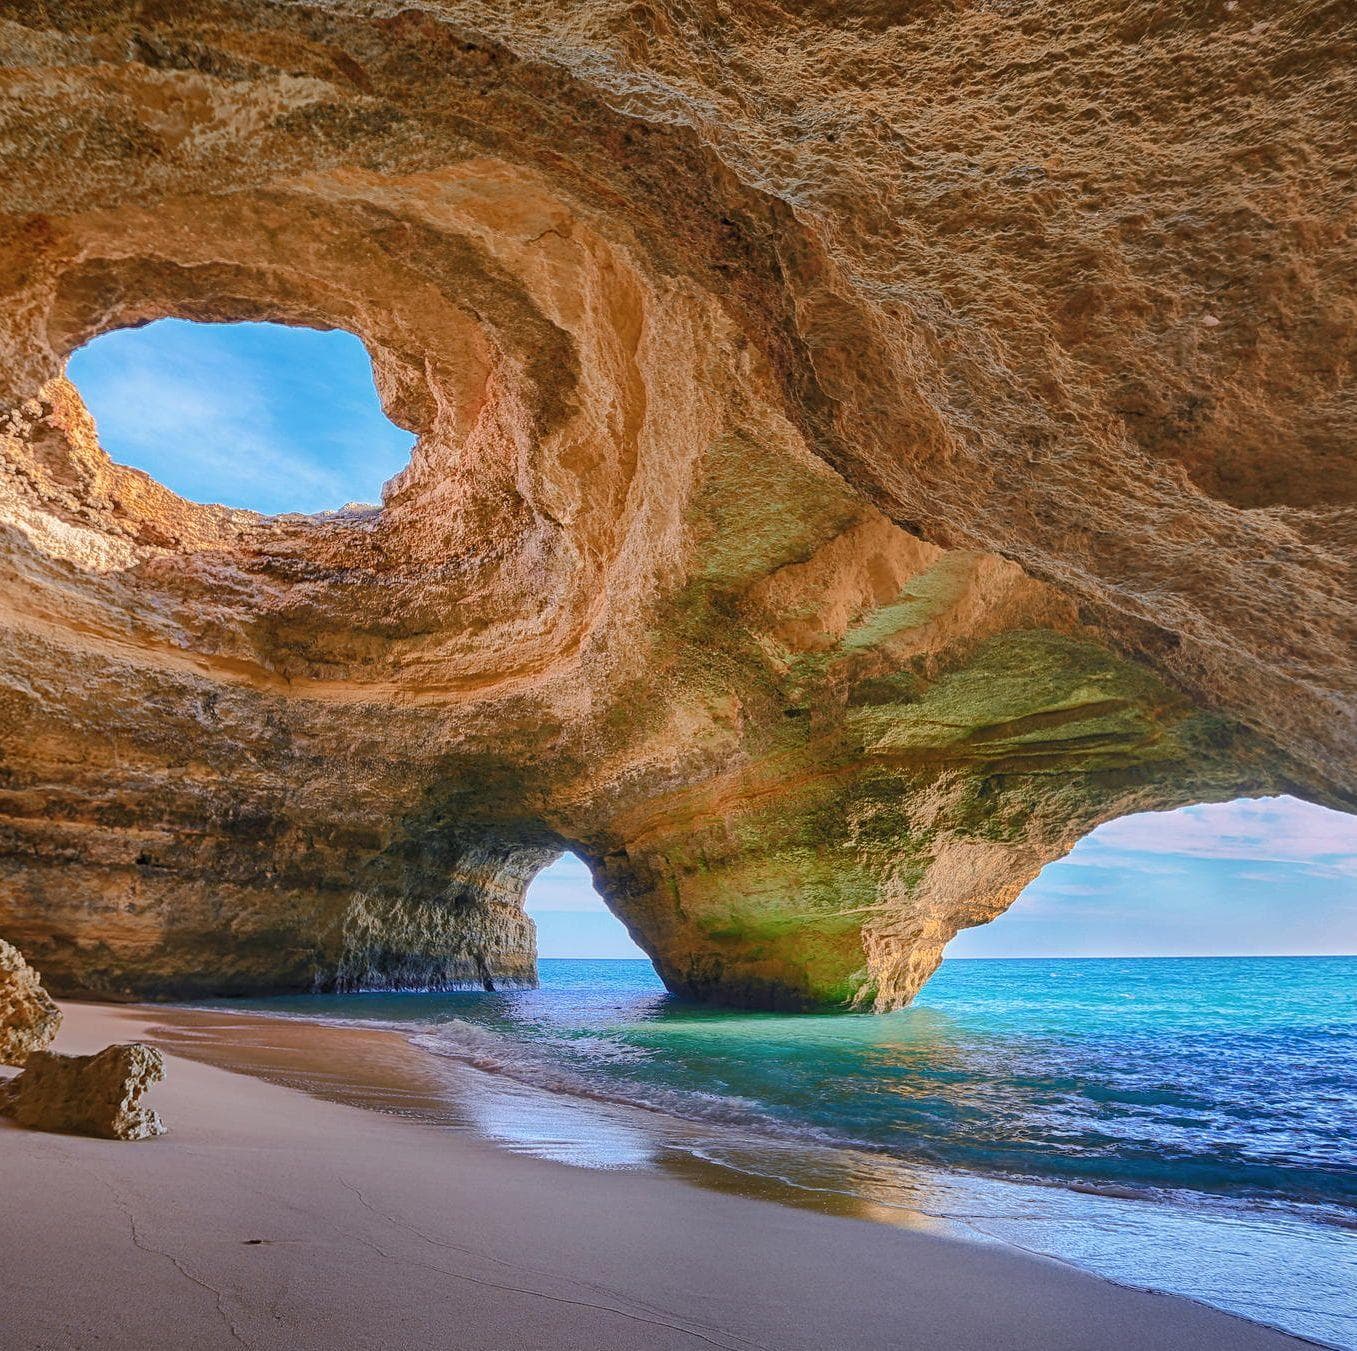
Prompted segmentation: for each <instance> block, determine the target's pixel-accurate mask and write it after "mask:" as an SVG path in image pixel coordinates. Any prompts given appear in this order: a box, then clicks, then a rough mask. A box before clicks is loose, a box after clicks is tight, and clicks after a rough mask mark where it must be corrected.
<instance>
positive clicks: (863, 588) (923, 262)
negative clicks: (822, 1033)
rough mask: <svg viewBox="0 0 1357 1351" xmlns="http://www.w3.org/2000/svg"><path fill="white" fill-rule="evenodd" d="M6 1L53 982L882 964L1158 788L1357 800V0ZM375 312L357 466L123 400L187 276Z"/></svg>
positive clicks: (350, 319)
mask: <svg viewBox="0 0 1357 1351" xmlns="http://www.w3.org/2000/svg"><path fill="white" fill-rule="evenodd" d="M17 15H18V17H15V16H16V10H14V9H13V8H11V9H10V10H9V11H8V15H7V17H6V19H5V20H3V21H0V48H3V51H4V58H5V64H4V74H3V95H4V98H5V100H6V104H5V117H6V123H7V133H6V137H5V138H4V140H3V142H0V157H2V162H0V169H2V171H3V180H4V182H5V183H6V188H7V190H6V195H5V199H4V202H3V209H4V212H5V215H4V217H3V220H0V296H2V297H3V298H2V299H0V402H3V408H2V409H0V416H2V417H3V441H0V467H2V468H3V474H0V521H2V522H3V532H2V533H0V623H3V625H4V630H5V631H4V640H3V647H2V648H0V737H2V738H3V740H2V742H0V754H2V755H3V759H2V760H0V851H2V853H0V933H3V934H4V935H5V936H6V937H8V938H10V939H12V940H13V941H15V942H16V943H17V944H19V946H20V947H21V948H23V950H24V951H25V952H26V953H27V954H28V955H29V956H30V958H31V959H32V960H33V961H34V962H35V963H36V964H37V965H38V966H39V967H40V968H41V969H42V971H43V972H44V975H45V976H46V978H47V979H48V981H49V982H50V983H51V985H52V986H53V988H55V989H57V990H58V991H64V992H72V991H91V992H99V993H105V994H107V993H117V994H133V995H147V994H178V993H184V992H204V991H220V992H243V991H250V990H265V989H311V988H321V989H327V988H359V987H410V986H430V987H440V986H447V985H457V984H466V983H476V984H513V983H524V982H529V981H531V980H532V979H533V935H532V929H531V923H530V921H529V920H527V919H526V917H525V916H524V915H523V914H522V905H521V903H522V897H523V892H524V889H525V887H526V884H527V882H528V880H529V879H530V878H531V876H532V875H533V873H534V872H535V871H536V869H537V868H539V867H540V866H541V865H542V864H543V863H544V862H545V861H547V860H548V859H550V858H551V857H553V856H554V855H555V854H556V853H557V852H559V851H560V850H561V849H562V848H564V847H567V846H569V847H571V848H573V849H575V850H576V851H577V852H578V853H579V854H580V855H581V856H582V857H584V858H586V859H587V860H589V862H590V863H591V865H592V867H593V869H594V873H595V877H596V879H597V881H598V884H599V886H600V888H601V890H602V891H603V894H604V895H605V897H606V898H607V899H608V900H609V902H610V903H611V904H612V906H613V907H614V909H615V910H616V911H617V913H618V914H619V915H620V916H621V917H622V919H623V920H624V921H625V922H626V924H627V926H628V927H629V929H630V930H631V931H632V933H633V934H634V936H635V937H636V938H637V940H638V942H640V943H641V944H642V945H643V946H644V947H645V948H646V949H647V951H649V952H650V953H651V954H652V955H653V956H654V958H655V960H656V963H657V965H658V967H659V969H660V971H661V973H662V974H663V976H664V978H665V979H666V981H667V982H668V983H669V984H670V986H671V987H672V988H673V989H675V990H678V991H682V992H685V993H688V994H692V995H696V996H699V997H702V998H707V999H712V1000H725V1001H729V1002H737V1003H743V1004H750V1005H755V1006H773V1007H801V1006H816V1005H847V1006H854V1007H864V1008H865V1007H875V1008H891V1007H895V1006H897V1005H899V1004H900V1003H902V1002H905V1001H906V1000H908V999H909V998H910V997H911V996H912V994H913V993H914V992H915V991H916V990H917V989H918V987H919V985H920V984H921V983H922V982H923V981H924V980H925V979H926V978H927V976H928V974H929V973H930V972H931V970H932V969H933V967H934V966H935V964H936V962H937V960H938V956H939V953H940V951H941V948H942V945H943V944H944V943H945V942H946V941H947V939H948V938H950V937H951V936H952V935H953V934H954V933H955V932H956V931H957V930H958V928H960V927H962V926H965V925H971V924H978V923H982V922H984V921H986V920H988V919H991V918H993V917H994V916H995V915H997V914H999V913H1000V912H1001V911H1002V910H1003V909H1004V908H1005V906H1007V905H1008V904H1009V903H1010V902H1011V901H1012V900H1013V899H1014V897H1015V896H1016V895H1017V894H1018V892H1019V891H1020V890H1021V888H1022V887H1023V885H1024V884H1025V883H1026V882H1027V881H1029V880H1030V879H1031V878H1032V877H1033V876H1034V875H1035V873H1036V872H1037V870H1038V869H1039V868H1040V867H1041V866H1042V865H1043V864H1044V863H1045V862H1047V861H1049V860H1051V859H1054V858H1056V857H1058V856H1060V855H1061V854H1062V853H1063V852H1065V851H1066V850H1067V849H1068V848H1069V847H1070V846H1071V845H1072V844H1073V843H1074V841H1075V840H1077V839H1078V838H1079V837H1080V836H1081V835H1082V834H1084V833H1086V832H1087V831H1088V830H1090V829H1091V828H1092V827H1093V826H1094V825H1096V824H1097V823H1098V822H1100V821H1102V820H1105V819H1108V818H1109V817H1112V816H1116V815H1118V814H1120V813H1123V812H1126V811H1131V810H1145V809H1149V808H1156V807H1168V806H1173V805H1177V804H1180V803H1183V802H1188V801H1200V800H1204V799H1212V798H1224V797H1229V796H1235V795H1238V794H1241V793H1258V792H1266V791H1281V790H1286V791H1291V792H1296V793H1300V794H1301V795H1304V796H1307V797H1310V798H1312V799H1314V800H1318V801H1322V802H1327V803H1330V804H1332V805H1336V806H1346V807H1352V806H1354V804H1357V790H1354V786H1353V783H1352V780H1351V764H1352V757H1353V749H1354V741H1357V737H1354V721H1355V719H1357V714H1355V713H1354V699H1353V687H1352V679H1353V677H1352V661H1351V655H1352V651H1353V650H1354V647H1353V643H1354V597H1357V584H1354V582H1355V581H1357V579H1354V577H1353V575H1352V559H1353V542H1354V538H1355V537H1357V531H1354V528H1353V521H1354V511H1353V496H1354V492H1353V490H1354V472H1353V465H1354V461H1353V459H1352V457H1351V450H1350V437H1351V431H1352V423H1351V412H1350V406H1349V405H1348V404H1346V403H1345V402H1344V400H1343V396H1342V392H1341V380H1342V378H1343V373H1344V370H1345V369H1346V367H1345V364H1344V363H1345V358H1344V354H1343V342H1344V338H1345V335H1347V334H1348V333H1350V331H1351V325H1352V320H1353V317H1354V316H1353V304H1352V298H1351V293H1350V291H1348V290H1345V289H1344V288H1343V287H1342V286H1340V285H1338V284H1337V282H1336V281H1335V279H1336V278H1339V277H1341V276H1342V275H1344V274H1343V272H1342V270H1341V266H1340V264H1341V261H1342V250H1343V249H1344V247H1345V235H1344V232H1343V226H1342V217H1341V212H1342V210H1343V204H1344V202H1345V200H1346V194H1347V188H1348V184H1349V183H1350V176H1351V173H1352V169H1353V164H1352V157H1353V145H1354V144H1357V141H1354V138H1352V137H1351V136H1350V135H1349V134H1348V133H1349V131H1350V128H1349V127H1347V126H1346V125H1344V124H1343V122H1342V119H1341V116H1340V111H1339V110H1341V108H1342V107H1343V106H1344V104H1343V91H1344V90H1350V87H1351V83H1352V70H1351V67H1350V65H1349V64H1348V63H1347V61H1346V59H1345V55H1344V51H1345V49H1344V47H1343V43H1342V42H1341V41H1339V38H1340V36H1341V29H1342V27H1343V25H1344V23H1345V22H1346V19H1345V15H1344V13H1343V11H1342V7H1341V6H1326V5H1321V4H1296V5H1290V6H1286V7H1285V8H1284V9H1278V11H1277V12H1276V13H1275V14H1274V15H1263V16H1262V17H1260V15H1259V12H1258V11H1257V9H1256V7H1250V6H1240V7H1238V8H1237V9H1232V8H1231V7H1229V6H1227V5H1224V4H1221V5H1210V6H1205V7H1202V6H1197V7H1192V9H1191V12H1190V13H1188V12H1186V11H1183V12H1179V11H1178V10H1174V11H1172V12H1168V11H1166V10H1165V9H1164V7H1163V6H1160V5H1157V4H1150V3H1148V0H1146V2H1144V3H1137V0H1131V2H1130V3H1126V0H1118V3H1116V4H1113V3H1110V0H1109V2H1108V3H1100V2H1099V0H1094V2H1093V3H1088V4H1083V5H1079V6H1075V7H1074V8H1073V9H1072V8H1071V7H1070V6H1069V5H1067V4H1063V5H1055V4H1050V5H1042V4H1032V5H1024V6H1022V7H1020V8H1019V7H1007V6H1004V5H974V6H961V5H958V6H946V7H944V6H936V5H916V6H901V5H898V4H892V5H889V6H887V5H882V6H878V7H876V8H873V7H872V6H870V5H868V6H861V5H852V6H849V5H836V4H823V5H817V4H802V5H796V6H787V7H785V8H778V7H776V6H774V5H754V4H738V5H725V4H709V5H704V4H701V3H699V4H696V5H691V4H690V5H685V6H672V7H671V6H666V5H664V4H654V5H652V4H642V5H630V6H607V5H598V4H580V5H569V6H562V5H557V4H552V3H534V4H532V5H527V4H516V3H510V4H505V3H496V4H494V5H479V4H474V3H468V4H455V3H433V4H427V5H423V6H421V7H420V8H419V9H418V10H403V11H401V10H396V9H393V8H388V7H384V6H373V5H368V4H365V3H359V0H340V2H339V3H334V4H330V5H327V6H325V7H324V8H315V9H309V8H307V7H305V6H304V5H288V6H266V5H260V4H253V3H250V0H241V3H236V4H226V3H180V4H176V5H174V6H169V5H151V6H147V5H145V4H136V5H133V4H130V3H129V4H125V5H120V4H118V3H116V0H115V2H114V3H105V4H100V5H98V6H88V5H60V4H49V5H46V6H41V7H32V8H31V9H29V8H26V7H19V9H18V11H17ZM167 315H169V316H179V317H182V318H189V319H199V320H239V319H254V320H275V321H281V322H289V323H298V324H310V325H316V326H327V325H329V326H340V327H344V328H347V329H350V330H352V331H353V332H355V333H357V334H358V335H359V336H360V337H362V338H363V340H364V341H365V342H366V343H367V345H368V347H369V350H370V351H371V352H372V354H373V358H374V362H375V365H376V370H377V376H378V386H379V392H380V394H381V397H382V400H383V403H384V405H385V407H386V410H387V412H388V414H389V415H390V417H391V418H392V419H393V420H395V421H396V422H398V423H400V424H401V425H403V426H405V427H408V428H409V429H411V430H412V431H414V432H416V433H417V434H418V436H419V441H418V444H417V446H416V448H415V451H414V455H413V459H412V462H411V464H410V467H409V468H408V469H407V470H406V471H404V472H403V473H402V474H401V475H399V476H398V477H397V478H396V479H394V480H392V482H391V483H390V484H388V485H387V489H386V492H385V495H384V501H383V503H382V505H381V507H380V509H375V508H374V509H372V510H355V511H351V512H346V513H340V514H335V515H329V516H318V517H298V516H291V517H278V518H264V517H260V516H256V515H253V514H251V513H249V512H243V511H234V510H227V509H224V508H217V507H211V506H199V505H195V504H192V503H189V502H185V501H183V500H181V499H179V498H177V497H175V496H174V495H173V494H171V493H170V492H168V491H166V490H165V489H163V488H162V487H160V486H159V485H157V484H155V483H153V482H151V481H150V480H148V479H147V478H146V477H145V476H144V475H142V474H140V473H137V472H135V471H132V470H128V469H124V468H120V467H118V466H116V465H114V464H112V463H111V462H110V461H109V458H108V456H107V455H106V454H105V453H104V451H103V450H102V449H101V448H100V446H99V445H98V442H97V437H96V433H95V430H94V428H93V426H92V424H91V422H90V420H89V418H88V415H87V413H86V412H85V410H84V408H83V407H82V405H81V402H80V399H79V397H78V395H77V393H76V392H75V390H74V389H73V387H72V386H71V385H70V384H68V383H67V382H66V381H65V380H64V378H63V374H62V372H63V369H64V362H65V359H66V357H67V356H68V355H69V353H70V352H71V351H72V350H73V349H74V348H75V347H76V346H78V345H79V344H80V343H82V342H84V341H86V340H88V339H89V338H91V337H92V336H94V335H96V334H99V333H101V332H105V331H107V330H109V329H113V328H117V327H119V326H125V325H129V324H136V323H141V322H145V321H147V320H150V319H153V318H157V317H161V316H167Z"/></svg>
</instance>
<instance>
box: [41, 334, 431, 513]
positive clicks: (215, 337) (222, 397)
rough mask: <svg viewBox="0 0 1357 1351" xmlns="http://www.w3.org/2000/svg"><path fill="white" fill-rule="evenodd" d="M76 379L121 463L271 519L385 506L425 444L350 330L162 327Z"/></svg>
mask: <svg viewBox="0 0 1357 1351" xmlns="http://www.w3.org/2000/svg"><path fill="white" fill-rule="evenodd" d="M66 373H67V377H68V378H69V379H70V380H71V381H72V382H73V383H74V384H75V386H76V388H77V389H79V391H80V394H81V397H82V398H83V399H84V401H85V405H86V407H88V408H89V410H90V412H91V414H92V415H93V417H94V421H95V425H96V427H97V428H98V433H99V441H100V444H101V445H102V446H103V447H104V449H105V450H106V451H108V453H109V455H110V456H111V457H112V458H113V460H114V461H116V462H117V463H118V464H124V465H130V466H131V467H133V468H135V469H142V470H144V471H145V472H146V473H148V474H150V475H151V476H152V477H153V478H154V479H156V480H157V481H158V482H160V483H162V484H164V485H165V487H167V488H169V489H171V490H172V491H173V492H176V493H178V494H179V495H180V496H181V497H186V498H188V499H190V500H191V501H194V502H207V503H218V504H220V505H223V506H228V507H244V508H247V509H248V510H251V511H258V512H263V513H264V514H266V515H277V514H280V513H283V512H308V513H309V512H319V511H333V510H338V509H339V508H341V507H344V506H346V505H350V504H353V503H372V504H376V503H380V501H381V491H382V485H383V484H384V483H385V482H386V481H387V479H389V478H391V477H392V476H393V475H394V474H397V473H399V472H400V470H402V469H403V468H405V466H406V465H407V464H408V463H409V460H410V449H411V447H412V446H413V445H414V441H415V438H414V437H413V436H412V435H411V434H410V433H409V432H407V431H404V430H403V429H402V428H400V427H397V426H396V425H395V424H394V423H393V422H391V421H390V420H389V419H388V418H387V416H386V414H385V413H384V412H383V411H382V406H381V404H380V402H379V401H378V399H377V389H376V386H375V384H374V383H373V374H372V361H371V359H370V358H369V356H368V354H367V350H366V349H365V348H364V346H363V344H362V343H361V342H360V341H359V340H358V339H357V338H356V337H354V335H353V334H352V333H345V332H343V331H340V330H329V331H324V332H322V331H319V330H316V329H309V328H293V327H290V326H287V325H284V324H258V323H240V324H199V323H190V322H188V321H186V320H182V319H159V320H157V321H156V322H154V323H150V324H147V325H145V326H144V327H142V328H127V329H118V330H116V331H114V332H111V333H105V334H103V335H102V336H100V337H98V338H95V339H93V340H92V341H91V342H89V343H87V344H86V345H85V346H84V347H82V348H80V349H79V350H78V351H76V352H75V353H73V354H72V356H71V358H70V361H69V363H68V366H67V372H66Z"/></svg>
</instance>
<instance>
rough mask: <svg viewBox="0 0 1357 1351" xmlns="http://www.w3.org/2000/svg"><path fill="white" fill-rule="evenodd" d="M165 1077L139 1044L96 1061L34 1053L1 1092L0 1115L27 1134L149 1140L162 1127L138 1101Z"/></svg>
mask: <svg viewBox="0 0 1357 1351" xmlns="http://www.w3.org/2000/svg"><path fill="white" fill-rule="evenodd" d="M164 1077H165V1058H164V1056H162V1055H161V1054H160V1052H159V1051H157V1050H156V1049H155V1047H154V1046H147V1045H145V1044H144V1043H142V1042H139V1041H134V1042H126V1043H124V1044H121V1045H116V1046H105V1047H104V1049H103V1050H102V1051H100V1052H98V1054H96V1055H59V1054H58V1053H57V1052H55V1051H34V1052H33V1053H32V1054H31V1055H30V1056H29V1057H28V1062H27V1064H26V1065H25V1066H24V1069H23V1072H22V1073H21V1074H19V1075H17V1076H16V1077H15V1078H13V1079H11V1080H10V1081H9V1083H8V1084H7V1085H5V1086H4V1092H3V1095H0V1112H3V1113H4V1114H5V1115H6V1116H9V1117H12V1118H13V1119H14V1120H15V1122H17V1123H18V1124H19V1125H20V1126H23V1127H25V1128H27V1129H28V1130H38V1131H58V1132H64V1133H67V1134H71V1135H97V1136H99V1137H101V1138H102V1139H105V1140H148V1139H150V1138H151V1137H152V1136H155V1135H164V1134H165V1126H164V1123H163V1122H162V1121H161V1120H160V1116H159V1114H158V1113H157V1112H155V1111H153V1110H152V1109H151V1108H149V1107H144V1106H143V1105H142V1102H141V1099H142V1095H143V1094H144V1093H145V1092H146V1090H147V1089H148V1088H150V1087H151V1086H152V1085H153V1084H157V1083H159V1082H160V1080H162V1079H163V1078H164Z"/></svg>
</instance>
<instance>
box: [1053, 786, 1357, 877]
mask: <svg viewBox="0 0 1357 1351" xmlns="http://www.w3.org/2000/svg"><path fill="white" fill-rule="evenodd" d="M1099 851H1105V852H1104V857H1103V858H1102V859H1099V858H1098V857H1097V855H1098V852H1099ZM1078 853H1079V857H1077V858H1076V859H1074V860H1072V861H1075V862H1080V863H1084V864H1086V865H1089V866H1094V867H1097V866H1104V865H1109V866H1116V867H1123V866H1127V865H1128V864H1130V863H1132V860H1129V859H1126V858H1125V857H1124V856H1125V855H1127V854H1133V855H1146V854H1149V855H1175V856H1178V857H1188V858H1206V859H1239V860H1248V861H1251V862H1255V863H1294V864H1307V865H1311V866H1318V867H1321V868H1322V869H1323V871H1324V873H1325V875H1329V876H1332V875H1334V874H1335V873H1338V874H1342V875H1349V874H1350V875H1352V876H1357V816H1349V815H1347V814H1345V813H1343V812H1335V811H1330V810H1329V809H1328V808H1326V807H1317V806H1315V805H1314V804H1313V803H1309V802H1301V801H1299V800H1298V799H1296V798H1293V797H1273V798H1253V799H1240V800H1239V801H1237V802H1223V803H1204V804H1202V805H1201V806H1196V807H1183V808H1180V809H1179V810H1178V811H1173V812H1140V813H1137V814H1136V815H1134V816H1124V817H1122V818H1121V819H1120V820H1117V821H1109V822H1108V823H1107V824H1106V825H1104V826H1100V827H1099V828H1098V829H1097V830H1096V831H1095V832H1094V833H1093V834H1092V835H1091V836H1090V837H1089V838H1088V839H1087V840H1086V841H1083V842H1081V844H1080V846H1079V851H1078ZM1108 853H1117V854H1120V855H1122V856H1123V857H1122V858H1118V859H1116V860H1115V861H1110V862H1109V860H1108V858H1107V854H1108ZM1135 866H1137V867H1139V868H1140V870H1141V871H1143V870H1144V865H1143V864H1140V863H1137V864H1135Z"/></svg>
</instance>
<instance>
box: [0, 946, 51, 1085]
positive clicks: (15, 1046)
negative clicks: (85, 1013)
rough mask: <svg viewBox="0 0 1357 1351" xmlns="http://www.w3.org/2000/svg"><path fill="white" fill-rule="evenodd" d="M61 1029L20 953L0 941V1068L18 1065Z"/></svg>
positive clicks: (38, 978) (36, 978) (46, 995)
mask: <svg viewBox="0 0 1357 1351" xmlns="http://www.w3.org/2000/svg"><path fill="white" fill-rule="evenodd" d="M60 1026H61V1010H60V1009H59V1008H57V1006H56V1004H55V1003H54V1002H53V1000H52V997H51V996H50V995H49V994H48V993H47V991H46V990H44V989H43V988H42V981H41V978H40V977H39V976H38V973H37V972H36V971H34V970H33V968H32V967H31V966H29V964H28V963H27V962H26V961H24V957H23V953H21V952H20V951H19V950H18V948H16V947H14V946H13V945H12V944H9V943H6V942H5V940H4V939H3V938H0V1065H22V1064H23V1063H24V1061H25V1060H27V1059H28V1057H29V1056H30V1055H31V1054H32V1053H33V1052H34V1051H41V1050H42V1048H43V1047H44V1046H46V1045H47V1044H48V1043H49V1042H50V1041H51V1040H52V1038H53V1037H55V1036H56V1034H57V1029H58V1028H60Z"/></svg>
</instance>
